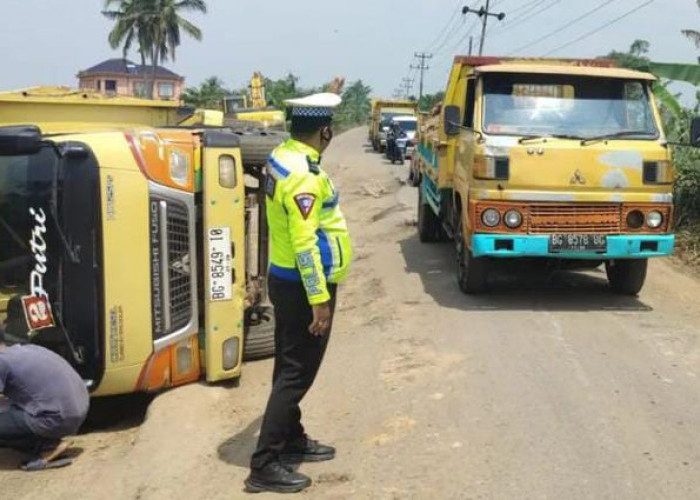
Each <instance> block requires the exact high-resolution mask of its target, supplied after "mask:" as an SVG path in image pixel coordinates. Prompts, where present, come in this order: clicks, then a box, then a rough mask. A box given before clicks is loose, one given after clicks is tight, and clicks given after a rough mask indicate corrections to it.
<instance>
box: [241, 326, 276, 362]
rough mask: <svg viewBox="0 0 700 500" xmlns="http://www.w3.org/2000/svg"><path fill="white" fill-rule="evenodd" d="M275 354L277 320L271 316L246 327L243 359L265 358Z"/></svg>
mask: <svg viewBox="0 0 700 500" xmlns="http://www.w3.org/2000/svg"><path fill="white" fill-rule="evenodd" d="M274 354H275V320H274V319H272V318H270V319H268V320H264V321H262V322H261V323H260V324H259V325H255V326H249V327H248V328H247V329H246V334H245V340H244V342H243V361H254V360H256V359H265V358H269V357H271V356H274Z"/></svg>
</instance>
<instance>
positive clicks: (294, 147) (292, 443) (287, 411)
mask: <svg viewBox="0 0 700 500" xmlns="http://www.w3.org/2000/svg"><path fill="white" fill-rule="evenodd" d="M340 102H341V99H340V97H339V96H338V95H335V94H316V95H313V96H309V97H306V98H301V99H293V100H289V101H287V105H288V106H289V107H288V113H289V114H290V115H291V136H292V137H291V139H289V140H288V141H287V142H285V143H284V144H282V145H281V146H279V147H278V148H277V149H275V151H273V153H272V155H271V156H270V159H269V162H268V166H267V178H266V192H267V220H268V225H269V228H270V241H271V254H270V269H269V290H270V299H271V300H272V303H273V305H274V307H275V322H276V325H275V349H276V358H275V366H274V373H273V384H272V393H271V394H270V399H269V401H268V403H267V408H266V410H265V417H264V418H263V422H262V428H261V430H260V438H259V441H258V446H257V450H256V451H255V453H254V454H253V457H252V460H251V473H250V476H249V477H248V478H247V479H246V486H247V489H248V491H251V492H259V491H276V492H296V491H301V490H303V489H304V488H306V487H308V486H309V485H310V484H311V480H310V479H309V478H308V477H307V476H305V475H303V474H301V473H298V472H295V471H293V470H292V468H291V467H288V466H287V465H289V463H299V462H320V461H324V460H331V459H333V458H334V457H335V449H334V448H332V447H331V446H326V445H323V444H320V443H318V442H317V441H314V440H312V439H310V438H309V437H308V436H307V435H306V433H305V432H304V427H303V426H302V424H301V410H300V409H299V403H300V401H301V400H302V398H303V397H304V395H305V394H306V392H307V391H308V390H309V388H310V387H311V385H312V384H313V381H314V378H315V377H316V373H317V372H318V369H319V367H320V365H321V361H322V359H323V355H324V353H325V351H326V346H327V345H328V339H329V336H330V331H331V324H332V320H333V311H334V308H335V299H336V290H337V284H338V283H340V282H341V281H343V279H344V278H345V276H346V275H347V273H348V266H349V263H350V258H351V249H350V238H349V235H348V230H347V224H346V222H345V218H344V217H343V214H342V213H341V211H340V208H339V206H338V192H337V191H336V189H335V188H334V186H333V183H332V182H331V180H330V178H329V177H328V175H327V174H326V173H325V172H324V171H323V170H322V169H321V166H320V163H321V153H322V152H323V151H324V150H325V149H326V148H327V147H328V145H329V144H330V142H331V139H332V138H333V132H332V130H331V119H332V114H333V109H334V108H335V107H337V106H338V105H339V104H340Z"/></svg>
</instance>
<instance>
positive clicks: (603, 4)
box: [506, 0, 618, 56]
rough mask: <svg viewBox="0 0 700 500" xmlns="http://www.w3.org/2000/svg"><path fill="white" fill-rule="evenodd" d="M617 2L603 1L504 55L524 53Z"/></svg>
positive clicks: (614, 0) (615, 0)
mask: <svg viewBox="0 0 700 500" xmlns="http://www.w3.org/2000/svg"><path fill="white" fill-rule="evenodd" d="M617 1H618V0H605V1H604V2H603V3H602V4H600V5H598V6H597V7H595V8H593V9H591V10H589V11H588V12H586V13H584V14H582V15H580V16H579V17H577V18H576V19H573V20H572V21H569V22H568V23H566V24H564V25H563V26H561V27H560V28H557V29H556V30H554V31H552V32H550V33H547V34H546V35H544V36H541V37H540V38H537V39H536V40H533V41H531V42H529V43H527V44H526V45H523V46H522V47H520V48H518V49H516V50H513V51H512V52H509V53H508V54H506V55H507V56H511V55H514V54H516V53H518V52H522V51H524V50H525V49H529V48H530V47H532V46H534V45H537V44H538V43H540V42H543V41H545V40H547V39H549V38H551V37H553V36H554V35H558V34H559V33H561V32H562V31H564V30H565V29H567V28H570V27H571V26H573V25H574V24H577V23H579V22H581V21H583V20H584V19H586V18H587V17H589V16H591V15H593V14H595V13H596V12H598V11H599V10H601V9H603V8H604V7H607V6H608V5H610V4H611V3H613V2H617Z"/></svg>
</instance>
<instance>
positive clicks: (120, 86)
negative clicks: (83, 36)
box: [79, 74, 184, 100]
mask: <svg viewBox="0 0 700 500" xmlns="http://www.w3.org/2000/svg"><path fill="white" fill-rule="evenodd" d="M108 80H110V81H114V82H115V84H116V91H115V93H116V94H117V95H120V96H128V97H138V88H139V87H140V86H142V84H143V81H144V79H143V77H140V76H138V77H134V76H115V75H99V74H93V75H88V76H81V77H80V78H79V86H80V88H81V89H93V90H98V91H99V92H100V93H102V94H107V93H108V91H107V83H106V82H107V81H108ZM98 83H99V87H98ZM183 83H184V82H183V81H182V80H180V79H166V78H157V79H156V81H155V95H154V97H155V98H156V99H168V100H178V99H180V94H181V93H182V87H183ZM167 86H172V95H161V93H160V92H161V91H165V92H166V94H167V91H168V90H170V89H168V88H167Z"/></svg>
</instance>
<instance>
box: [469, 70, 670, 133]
mask: <svg viewBox="0 0 700 500" xmlns="http://www.w3.org/2000/svg"><path fill="white" fill-rule="evenodd" d="M483 127H484V132H485V133H487V134H493V135H516V136H521V137H522V136H532V137H538V136H550V135H551V136H557V135H560V136H561V135H566V136H572V137H578V138H582V139H585V138H592V137H601V136H608V135H610V136H620V135H621V134H624V137H625V138H626V139H647V140H649V139H656V138H658V136H659V131H658V129H657V126H656V122H655V118H654V113H653V112H652V108H651V104H650V101H649V86H648V83H646V82H643V81H636V80H622V79H615V78H599V77H588V76H570V75H535V74H532V75H530V74H499V75H495V74H494V75H487V76H486V77H485V78H484V113H483Z"/></svg>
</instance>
